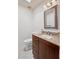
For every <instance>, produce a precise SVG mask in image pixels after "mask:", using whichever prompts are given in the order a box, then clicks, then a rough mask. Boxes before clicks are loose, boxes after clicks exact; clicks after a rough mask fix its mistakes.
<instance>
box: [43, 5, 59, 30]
mask: <svg viewBox="0 0 79 59" xmlns="http://www.w3.org/2000/svg"><path fill="white" fill-rule="evenodd" d="M44 28H45V29H58V23H57V6H54V7H52V8H50V9H48V10H46V11H45V12H44Z"/></svg>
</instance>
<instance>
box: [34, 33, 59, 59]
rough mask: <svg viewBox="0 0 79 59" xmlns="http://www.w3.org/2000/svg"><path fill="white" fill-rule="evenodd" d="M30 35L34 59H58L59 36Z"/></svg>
mask: <svg viewBox="0 0 79 59" xmlns="http://www.w3.org/2000/svg"><path fill="white" fill-rule="evenodd" d="M45 36H46V35H44V34H33V35H32V49H33V51H32V52H33V56H34V59H59V35H58V34H57V35H53V36H50V37H49V35H47V36H48V37H47V36H46V37H45Z"/></svg>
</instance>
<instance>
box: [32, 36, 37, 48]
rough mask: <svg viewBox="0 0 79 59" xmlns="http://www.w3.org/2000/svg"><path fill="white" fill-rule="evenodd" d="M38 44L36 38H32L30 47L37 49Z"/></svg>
mask: <svg viewBox="0 0 79 59" xmlns="http://www.w3.org/2000/svg"><path fill="white" fill-rule="evenodd" d="M38 44H39V40H38V37H36V36H34V35H33V36H32V45H33V46H34V47H36V48H38Z"/></svg>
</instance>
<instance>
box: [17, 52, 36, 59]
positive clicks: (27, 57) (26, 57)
mask: <svg viewBox="0 0 79 59" xmlns="http://www.w3.org/2000/svg"><path fill="white" fill-rule="evenodd" d="M18 59H34V58H33V54H32V50H29V51H27V52H22V53H21V55H20V56H19V58H18Z"/></svg>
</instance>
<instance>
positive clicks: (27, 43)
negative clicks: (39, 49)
mask: <svg viewBox="0 0 79 59" xmlns="http://www.w3.org/2000/svg"><path fill="white" fill-rule="evenodd" d="M31 49H32V39H26V40H24V51H25V52H27V51H29V50H31Z"/></svg>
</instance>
